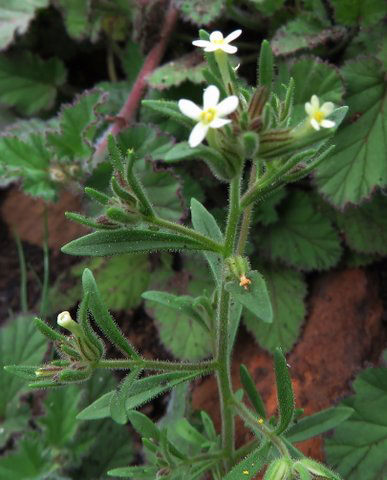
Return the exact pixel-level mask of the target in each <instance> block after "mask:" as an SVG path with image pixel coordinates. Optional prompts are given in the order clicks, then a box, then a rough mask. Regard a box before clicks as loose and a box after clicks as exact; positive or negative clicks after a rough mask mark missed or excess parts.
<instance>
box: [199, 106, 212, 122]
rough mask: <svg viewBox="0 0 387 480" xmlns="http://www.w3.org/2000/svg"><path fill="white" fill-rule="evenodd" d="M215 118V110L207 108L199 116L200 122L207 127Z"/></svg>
mask: <svg viewBox="0 0 387 480" xmlns="http://www.w3.org/2000/svg"><path fill="white" fill-rule="evenodd" d="M215 117H216V110H215V108H209V109H207V110H204V111H203V112H202V113H201V114H200V121H201V122H202V123H204V125H208V124H209V123H211V122H212V120H214V118H215Z"/></svg>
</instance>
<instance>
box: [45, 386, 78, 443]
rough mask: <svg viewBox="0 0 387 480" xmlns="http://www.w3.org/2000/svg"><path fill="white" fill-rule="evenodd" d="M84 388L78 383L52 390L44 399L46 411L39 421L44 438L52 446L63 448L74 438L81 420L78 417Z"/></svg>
mask: <svg viewBox="0 0 387 480" xmlns="http://www.w3.org/2000/svg"><path fill="white" fill-rule="evenodd" d="M81 394H82V389H81V388H79V386H78V385H67V386H66V388H61V389H55V390H50V393H49V394H48V395H47V397H46V398H45V399H44V402H43V404H44V409H45V412H44V414H43V416H41V417H39V418H38V420H37V422H38V424H39V425H40V426H41V427H42V428H43V431H44V439H45V442H46V444H47V445H49V446H50V447H56V448H63V447H65V446H66V444H67V443H68V442H69V441H70V440H71V439H72V438H73V436H74V435H75V433H76V431H77V429H78V427H79V422H78V420H77V419H76V416H77V413H78V410H79V402H80V398H81Z"/></svg>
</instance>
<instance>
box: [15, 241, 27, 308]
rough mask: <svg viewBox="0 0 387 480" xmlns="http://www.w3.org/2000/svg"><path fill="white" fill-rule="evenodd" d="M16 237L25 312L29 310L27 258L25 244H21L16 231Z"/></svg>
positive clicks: (21, 306) (21, 294) (21, 303)
mask: <svg viewBox="0 0 387 480" xmlns="http://www.w3.org/2000/svg"><path fill="white" fill-rule="evenodd" d="M14 237H15V242H16V247H17V254H18V257H19V266H20V308H21V311H22V312H23V313H26V312H27V311H28V296H27V267H26V258H25V255H24V250H23V245H22V244H21V241H20V237H19V235H18V234H17V233H16V232H14Z"/></svg>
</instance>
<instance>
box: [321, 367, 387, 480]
mask: <svg viewBox="0 0 387 480" xmlns="http://www.w3.org/2000/svg"><path fill="white" fill-rule="evenodd" d="M353 387H354V390H355V395H354V396H352V397H350V398H348V399H346V400H344V401H343V402H342V403H341V405H343V406H347V407H351V408H353V409H354V413H353V415H351V416H350V417H349V418H348V419H347V420H346V421H344V422H343V423H341V424H340V425H339V426H338V427H337V428H336V430H335V433H334V435H333V437H332V438H329V439H327V440H326V444H325V450H326V452H327V458H328V462H329V464H330V465H332V467H333V468H335V469H336V470H337V471H338V473H340V474H341V475H342V476H343V477H344V478H345V479H348V480H376V479H378V480H379V479H380V480H382V479H383V478H385V474H386V472H387V470H386V467H387V463H386V451H387V416H386V411H387V368H369V369H367V370H364V371H363V372H361V373H360V374H359V375H358V376H357V378H356V380H355V382H354V384H353Z"/></svg>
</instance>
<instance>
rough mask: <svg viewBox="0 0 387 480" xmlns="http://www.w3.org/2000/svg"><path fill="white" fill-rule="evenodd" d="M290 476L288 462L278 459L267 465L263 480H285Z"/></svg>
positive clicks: (284, 459)
mask: <svg viewBox="0 0 387 480" xmlns="http://www.w3.org/2000/svg"><path fill="white" fill-rule="evenodd" d="M290 474H291V472H290V465H289V460H288V459H286V458H280V459H279V460H274V462H272V463H271V464H270V465H269V467H268V469H267V470H266V473H265V476H264V477H263V480H287V479H288V478H290Z"/></svg>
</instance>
